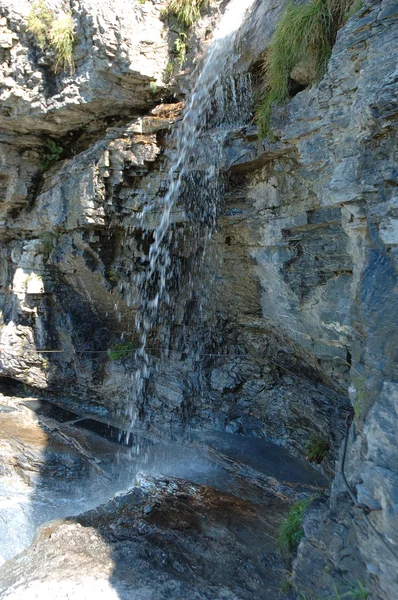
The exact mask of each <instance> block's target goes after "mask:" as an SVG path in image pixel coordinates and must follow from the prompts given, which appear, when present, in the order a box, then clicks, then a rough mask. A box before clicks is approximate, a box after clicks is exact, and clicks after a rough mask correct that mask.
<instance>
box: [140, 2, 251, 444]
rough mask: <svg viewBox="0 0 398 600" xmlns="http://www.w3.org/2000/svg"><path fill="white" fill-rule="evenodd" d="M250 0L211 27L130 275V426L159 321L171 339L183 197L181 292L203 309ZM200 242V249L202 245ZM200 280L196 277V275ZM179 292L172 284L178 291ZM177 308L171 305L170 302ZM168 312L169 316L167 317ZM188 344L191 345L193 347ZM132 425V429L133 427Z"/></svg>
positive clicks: (237, 118) (237, 117) (241, 83)
mask: <svg viewBox="0 0 398 600" xmlns="http://www.w3.org/2000/svg"><path fill="white" fill-rule="evenodd" d="M253 2H254V0H232V1H231V2H230V3H229V5H228V7H227V9H226V11H225V13H224V15H223V17H222V19H221V22H220V24H219V26H218V28H217V30H216V32H215V35H214V39H213V42H212V44H211V46H210V48H209V49H208V50H207V53H206V54H205V56H204V58H203V60H202V63H201V65H200V66H199V67H197V69H196V72H195V73H194V74H193V79H195V83H194V85H193V89H192V91H191V93H190V94H189V95H188V98H187V101H186V106H185V110H184V115H183V118H182V120H181V121H180V123H179V125H178V126H177V131H176V132H175V137H176V148H175V152H174V155H173V158H172V163H171V166H170V169H169V171H168V174H167V180H166V185H165V189H166V190H167V191H166V193H165V195H164V197H163V198H162V204H161V214H160V220H159V223H158V225H157V226H156V228H155V229H154V231H153V230H151V231H150V232H147V235H151V236H152V237H151V239H152V243H151V245H150V249H149V256H148V262H147V267H146V269H145V270H144V271H143V272H141V273H139V274H138V275H136V276H135V279H134V284H135V286H134V287H135V288H136V289H138V302H136V304H137V305H138V309H137V313H136V322H135V325H136V329H137V331H138V332H139V336H140V343H139V350H138V351H137V352H136V362H137V365H138V366H137V368H136V370H135V372H134V373H133V375H132V388H131V391H130V392H131V395H132V401H130V402H129V409H128V411H129V415H128V416H129V418H130V421H131V429H132V427H133V425H134V421H135V418H136V414H137V406H138V405H140V404H141V403H142V401H143V395H144V387H145V381H146V380H147V379H148V378H149V375H150V373H151V372H152V370H151V362H150V354H149V352H148V350H149V349H148V340H149V337H150V336H151V334H153V333H154V331H155V329H156V327H157V326H159V325H161V326H162V328H163V333H162V337H163V339H162V347H163V348H167V346H168V344H169V343H170V336H171V329H170V322H172V321H173V316H171V317H170V316H168V317H167V316H166V317H163V320H162V318H161V316H160V314H161V306H162V305H163V306H167V305H169V306H170V305H172V302H171V296H170V290H169V282H170V281H171V280H172V279H173V278H174V279H175V282H174V284H176V282H177V285H175V287H177V288H178V287H179V284H180V283H181V280H180V277H179V272H178V268H176V267H175V266H173V265H172V258H171V251H172V248H173V244H174V245H176V240H173V231H172V228H171V213H172V210H173V207H175V205H176V203H177V202H179V201H181V199H182V201H183V205H184V210H185V214H186V216H187V219H188V222H189V227H190V229H191V232H192V231H193V232H194V235H193V236H191V243H192V239H196V243H197V245H198V252H197V258H196V261H194V265H191V273H190V277H189V281H188V282H187V284H186V286H185V289H184V293H185V295H186V296H189V295H191V296H192V295H193V294H194V293H195V294H196V295H198V294H199V295H200V296H201V298H200V300H199V303H198V306H197V309H198V311H199V317H198V318H200V314H201V313H202V312H203V300H204V297H205V295H204V294H203V293H201V292H200V288H202V289H203V287H204V280H203V278H202V279H201V277H200V273H202V274H203V272H204V271H205V270H206V269H205V268H204V265H205V263H206V258H207V252H206V248H208V240H209V239H210V238H211V235H212V232H213V230H214V228H215V224H216V217H217V206H218V199H219V197H220V195H221V191H222V188H223V183H222V173H221V170H220V166H219V162H220V158H221V151H222V146H223V141H224V139H225V135H226V132H225V129H226V127H227V126H231V125H233V124H234V125H236V124H239V123H241V124H243V123H244V122H247V119H248V116H249V113H250V110H251V103H250V99H251V90H250V80H249V77H248V76H247V75H245V76H240V77H237V78H236V77H234V65H235V64H236V61H237V60H238V58H239V52H238V50H237V48H236V40H237V34H238V31H239V29H240V27H241V25H242V23H243V21H244V18H245V14H246V12H247V11H248V9H249V8H250V7H251V5H252V4H253ZM209 129H212V131H213V130H214V133H213V134H212V136H211V137H212V143H211V146H210V147H209V136H206V139H205V141H203V139H202V138H203V136H204V134H205V133H206V132H208V131H209ZM153 209H154V206H152V205H147V206H146V207H145V209H144V210H143V212H142V214H141V223H142V229H143V230H145V217H146V215H147V214H148V213H149V212H150V211H151V210H153ZM199 246H200V250H199ZM199 280H200V282H199ZM181 293H183V291H182V289H181V288H180V289H177V290H176V295H177V296H178V295H179V294H181ZM173 308H175V307H173V306H171V309H173ZM167 319H169V321H170V322H169V323H166V322H165V321H167ZM191 349H192V348H191ZM130 432H131V430H130Z"/></svg>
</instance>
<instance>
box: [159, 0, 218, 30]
mask: <svg viewBox="0 0 398 600" xmlns="http://www.w3.org/2000/svg"><path fill="white" fill-rule="evenodd" d="M209 1H210V0H170V1H169V3H168V5H167V14H168V15H171V16H173V17H175V18H176V19H177V21H178V22H179V23H180V25H182V26H183V27H186V28H187V29H188V28H189V27H191V26H192V25H193V24H194V23H196V21H197V20H198V19H200V9H201V8H202V7H203V6H205V5H206V4H209Z"/></svg>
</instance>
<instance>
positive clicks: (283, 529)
mask: <svg viewBox="0 0 398 600" xmlns="http://www.w3.org/2000/svg"><path fill="white" fill-rule="evenodd" d="M311 500H312V498H306V499H305V500H301V502H297V504H294V505H293V506H292V508H291V509H290V510H289V512H288V514H287V517H286V519H285V520H284V522H283V523H282V524H281V525H280V527H279V531H278V548H279V550H280V551H281V553H282V554H289V553H290V552H293V550H295V549H296V548H297V546H298V544H299V542H300V540H301V538H302V537H303V517H304V513H305V511H306V509H307V507H308V505H309V503H310V502H311Z"/></svg>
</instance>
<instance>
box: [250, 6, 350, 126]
mask: <svg viewBox="0 0 398 600" xmlns="http://www.w3.org/2000/svg"><path fill="white" fill-rule="evenodd" d="M354 8H355V9H356V10H358V9H359V8H360V4H359V3H358V2H356V3H355V4H354V2H353V0H311V1H310V2H308V3H305V4H296V3H295V2H293V1H291V2H289V4H288V5H287V8H286V10H285V12H284V13H283V15H282V17H281V19H280V20H279V22H278V24H277V27H276V29H275V32H274V34H273V36H272V38H271V42H270V46H269V48H268V51H267V55H266V58H265V61H264V81H265V85H264V93H263V96H262V99H261V101H260V103H259V106H258V108H257V123H258V125H259V129H260V135H261V136H262V137H265V136H266V135H267V133H268V132H269V122H270V117H271V110H272V105H273V104H274V103H276V104H281V103H282V102H284V101H285V100H286V99H287V98H288V96H289V82H290V76H291V73H292V70H293V69H294V68H295V67H297V66H299V65H300V64H303V63H305V64H309V65H313V81H316V80H319V79H321V77H322V76H323V75H324V73H325V72H326V68H327V64H328V61H329V58H330V56H331V53H332V47H333V44H334V42H335V39H336V35H337V31H338V29H339V28H340V27H341V26H342V25H343V23H344V22H345V21H346V20H347V18H348V17H349V16H352V14H351V13H352V11H353V10H354Z"/></svg>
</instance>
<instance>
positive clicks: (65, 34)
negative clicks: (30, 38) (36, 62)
mask: <svg viewBox="0 0 398 600" xmlns="http://www.w3.org/2000/svg"><path fill="white" fill-rule="evenodd" d="M28 31H30V32H31V33H33V35H34V36H35V38H36V42H37V44H38V46H39V47H40V48H41V50H43V51H45V50H46V49H47V48H51V49H53V50H54V53H55V56H56V60H55V64H54V71H55V72H56V73H57V72H58V71H59V70H60V69H62V70H63V71H68V70H69V72H70V73H72V72H73V71H74V68H75V63H74V60H73V47H74V43H75V26H74V22H73V18H72V15H71V14H70V13H69V12H66V11H60V12H59V13H58V14H57V15H56V14H55V13H54V11H52V10H51V9H49V8H48V6H47V5H46V3H45V1H44V0H37V2H35V3H34V4H33V6H32V9H31V11H30V14H29V16H28Z"/></svg>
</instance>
